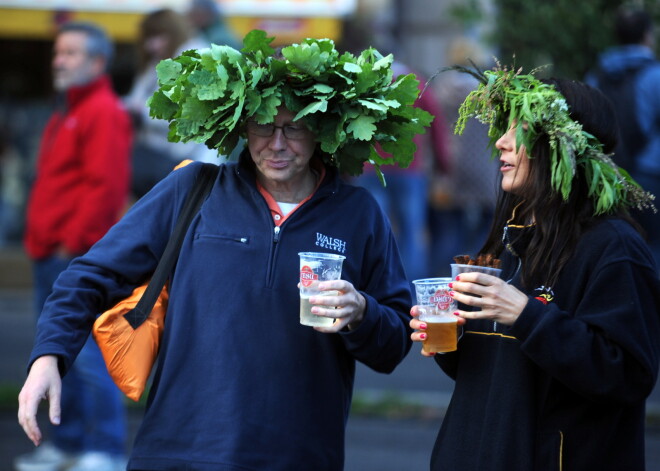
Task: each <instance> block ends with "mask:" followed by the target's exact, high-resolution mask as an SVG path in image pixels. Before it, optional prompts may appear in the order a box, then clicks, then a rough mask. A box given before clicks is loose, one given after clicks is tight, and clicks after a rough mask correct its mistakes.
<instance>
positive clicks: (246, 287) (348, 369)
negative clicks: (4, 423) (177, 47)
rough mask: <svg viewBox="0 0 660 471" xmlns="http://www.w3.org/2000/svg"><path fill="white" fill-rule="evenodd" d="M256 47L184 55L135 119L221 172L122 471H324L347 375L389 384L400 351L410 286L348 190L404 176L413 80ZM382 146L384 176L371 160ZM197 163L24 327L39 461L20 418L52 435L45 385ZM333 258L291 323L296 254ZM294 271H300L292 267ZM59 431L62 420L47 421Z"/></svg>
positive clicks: (329, 55)
mask: <svg viewBox="0 0 660 471" xmlns="http://www.w3.org/2000/svg"><path fill="white" fill-rule="evenodd" d="M272 39H273V38H268V37H266V34H265V33H264V32H263V31H253V32H251V33H249V34H248V35H247V36H246V38H245V40H244V48H243V49H242V50H241V51H240V52H239V51H237V50H235V49H232V48H231V47H228V46H218V45H213V46H211V47H210V48H207V49H206V48H205V49H200V50H190V51H187V52H185V53H183V54H182V55H181V56H179V57H177V58H174V59H168V60H165V61H163V62H161V63H160V64H159V65H158V67H157V70H158V78H159V84H160V86H159V89H158V90H157V91H156V93H155V94H154V95H153V97H152V98H151V100H150V107H151V113H152V116H154V117H158V118H163V119H166V120H168V121H169V122H170V135H169V137H170V139H171V140H174V141H178V140H182V141H198V142H204V143H206V145H207V146H209V147H210V148H213V149H217V150H219V151H220V154H223V155H227V154H228V153H229V151H231V150H232V149H233V147H234V146H236V144H237V142H238V141H239V138H241V137H243V138H245V139H246V141H247V147H246V148H245V149H244V150H243V152H242V153H241V155H240V158H239V161H238V162H231V163H227V164H223V165H220V166H219V170H218V172H219V173H218V175H217V178H216V180H215V182H214V185H213V188H212V189H211V192H210V194H209V196H208V198H207V199H206V200H205V201H204V203H203V204H202V206H201V210H200V211H199V213H198V214H197V215H196V217H195V219H194V220H193V221H192V223H191V225H190V228H189V229H188V232H187V234H186V237H185V240H184V242H183V245H182V248H181V252H180V253H179V258H178V260H177V264H176V267H175V269H174V271H173V273H172V275H171V277H170V281H169V284H168V287H169V304H168V309H167V315H166V318H165V328H164V333H163V337H162V340H161V343H160V351H159V357H158V361H157V364H156V367H155V374H154V380H153V383H152V385H151V389H150V391H149V397H148V400H147V407H146V411H145V415H144V419H143V421H142V423H141V426H140V429H139V431H138V433H137V436H136V440H135V443H134V445H133V447H132V452H131V458H130V461H129V463H128V469H129V470H165V469H168V470H183V469H185V470H190V471H193V470H198V471H221V470H223V471H230V470H231V471H238V470H242V471H247V470H254V471H257V470H269V471H278V470H280V471H291V470H315V471H323V470H327V471H339V470H341V469H342V468H343V464H344V441H345V436H344V432H345V426H346V421H347V417H348V412H349V410H350V405H351V395H352V389H353V382H354V375H355V368H356V365H355V364H356V362H357V361H360V362H363V363H364V364H366V365H368V366H369V367H370V368H372V369H374V370H376V371H379V372H383V373H389V372H391V371H392V370H393V369H394V368H395V367H396V366H397V364H398V363H399V362H400V361H401V360H402V359H403V358H404V357H405V355H406V354H407V353H408V351H409V350H410V347H411V345H412V342H411V341H410V333H411V330H410V329H409V326H408V314H407V310H408V307H409V306H410V304H411V303H412V300H411V297H410V289H409V284H408V282H407V280H406V277H405V274H404V270H403V267H402V264H401V260H400V257H399V254H398V251H397V248H396V243H395V240H394V236H393V234H392V230H391V227H390V226H389V223H388V221H387V218H386V217H385V215H384V214H383V213H382V211H380V209H379V208H378V204H377V203H376V201H375V200H374V199H373V197H371V196H370V195H369V193H368V192H367V191H366V190H365V189H363V188H357V187H354V186H351V185H349V184H347V183H345V182H344V181H343V180H342V179H341V178H340V172H346V173H349V174H353V175H355V174H359V173H360V172H361V170H362V165H363V164H364V162H365V161H367V160H369V161H372V163H373V164H375V165H376V166H377V167H378V166H379V165H380V164H382V163H389V162H396V163H399V164H401V165H406V164H407V163H409V162H410V159H412V156H413V154H414V151H415V147H414V145H412V144H411V143H412V137H413V136H414V135H415V134H417V133H419V132H423V131H424V126H426V125H428V123H429V122H430V120H431V118H432V117H431V116H430V115H429V114H428V113H426V112H424V111H423V110H420V109H418V108H415V107H413V103H414V101H415V99H416V97H417V95H418V82H417V81H416V80H415V79H414V77H413V76H412V75H408V76H400V77H397V78H396V79H395V80H393V77H392V68H391V66H392V61H393V58H392V56H387V57H383V56H382V55H381V54H380V53H378V51H376V50H374V49H367V50H365V51H363V52H362V53H361V54H359V55H358V56H354V55H352V54H348V53H345V54H340V53H339V52H338V51H337V50H336V49H335V47H334V44H333V42H332V41H331V40H328V39H320V40H318V39H306V40H304V41H303V42H301V43H300V44H293V45H290V46H287V47H284V48H282V50H281V53H280V54H277V55H276V54H275V51H274V50H273V48H271V47H270V45H269V44H270V42H271V41H272ZM376 143H379V144H380V145H381V146H382V147H383V148H386V149H388V150H389V151H390V152H391V153H392V154H393V155H395V156H396V158H393V159H388V160H387V162H383V159H380V157H379V155H378V153H377V152H376V151H375V149H374V146H375V144H376ZM202 166H203V164H201V163H192V164H190V165H187V166H185V167H183V168H180V169H178V170H175V171H173V172H172V173H171V174H170V175H169V176H168V177H166V178H165V179H164V180H162V181H161V182H159V183H158V184H157V185H156V186H155V187H154V188H153V189H152V190H151V191H150V192H149V193H147V194H146V195H145V196H144V197H143V198H142V199H140V200H139V201H138V202H137V203H136V204H135V205H134V206H133V207H132V208H131V210H130V211H129V212H128V213H127V214H126V216H125V217H124V218H123V219H122V220H121V221H120V222H119V223H118V224H117V225H116V226H114V227H113V228H112V229H111V230H110V231H109V232H108V234H107V236H106V237H104V238H103V239H102V240H101V241H100V242H99V243H98V244H97V245H95V246H94V247H93V248H92V249H91V250H90V251H89V252H88V253H87V254H85V255H84V256H82V257H80V258H79V259H77V260H75V261H74V262H72V264H71V265H70V266H69V268H68V270H66V271H65V272H64V273H63V275H62V276H61V277H60V279H59V280H58V281H57V283H56V284H55V287H54V294H53V295H52V296H51V298H50V299H49V301H48V302H47V303H46V308H45V310H44V313H43V314H42V316H41V319H42V320H41V322H40V325H39V328H38V333H37V338H36V342H35V346H34V349H33V351H32V355H31V358H30V365H31V367H30V372H29V375H28V379H27V380H26V383H25V386H24V387H23V390H22V392H21V394H20V398H19V421H20V423H21V425H22V426H23V428H24V430H25V432H26V433H27V435H28V437H29V438H30V439H31V440H32V441H33V442H34V443H35V445H36V444H39V443H40V441H41V432H40V430H39V427H38V425H37V422H36V413H37V406H38V404H39V402H40V401H41V400H42V399H43V398H48V399H49V400H50V418H51V421H52V422H54V423H57V422H58V421H59V420H60V417H59V414H58V406H59V404H58V399H59V387H60V374H63V373H65V372H66V370H67V368H68V367H69V365H70V364H71V362H72V361H73V358H75V356H76V354H77V352H78V350H79V349H80V347H81V345H82V343H83V342H84V340H85V339H86V338H87V336H88V335H89V332H90V328H91V326H92V323H93V322H94V319H95V317H96V315H97V314H98V313H100V312H102V311H104V310H105V309H107V308H108V307H110V306H112V305H114V304H115V303H116V302H117V300H119V299H123V298H125V297H126V296H127V295H128V294H129V293H130V292H131V291H132V290H133V289H134V288H135V287H136V286H139V285H140V284H142V283H143V282H144V281H145V280H146V279H148V278H149V277H150V275H151V273H153V270H154V268H155V267H156V264H157V262H158V260H159V258H160V257H161V256H162V254H163V251H164V248H165V246H166V243H167V240H168V238H169V234H170V232H171V230H172V227H173V226H174V223H175V221H176V217H177V215H178V214H179V213H180V212H181V207H182V205H183V201H184V198H185V195H186V194H187V193H188V191H189V190H190V188H191V187H192V186H193V185H195V184H196V178H197V175H198V174H199V173H200V172H201V168H202ZM306 251H309V252H326V253H331V254H341V255H343V256H345V257H346V259H345V260H344V263H343V270H342V279H341V280H336V281H330V282H326V283H321V284H320V286H319V288H320V289H321V290H325V291H330V292H331V293H332V292H334V294H329V295H327V296H312V297H310V299H309V301H310V303H312V304H313V307H312V313H313V314H316V315H319V316H325V317H329V318H331V319H333V322H334V323H333V324H332V325H330V326H329V327H314V328H312V327H307V326H302V325H300V322H299V312H300V310H299V307H300V297H299V290H298V287H297V284H298V281H299V280H300V272H301V267H300V266H299V257H298V253H299V252H306ZM303 268H304V267H303ZM61 420H62V421H63V420H65V418H64V417H62V418H61Z"/></svg>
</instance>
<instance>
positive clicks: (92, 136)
mask: <svg viewBox="0 0 660 471" xmlns="http://www.w3.org/2000/svg"><path fill="white" fill-rule="evenodd" d="M112 52H113V48H112V43H111V42H110V40H109V39H108V37H107V35H106V34H105V33H104V32H103V31H102V30H101V29H99V28H98V27H97V26H95V25H91V24H87V23H68V24H65V25H64V26H63V27H62V28H61V29H60V30H59V31H58V34H57V37H56V39H55V46H54V55H53V61H52V70H53V84H54V88H55V90H56V91H57V92H58V93H59V94H60V96H61V102H60V106H59V107H58V109H57V110H56V111H55V112H54V114H53V115H52V116H51V118H50V120H49V122H48V124H47V125H46V129H45V131H44V134H43V137H42V142H41V147H40V150H39V157H38V162H37V169H36V180H35V182H34V185H33V187H32V192H31V195H30V200H29V205H28V210H27V224H26V232H25V248H26V251H27V253H28V255H29V256H30V257H31V258H32V259H33V260H34V286H35V295H36V305H37V306H36V307H37V310H38V312H40V311H41V309H42V307H43V305H44V303H45V302H46V298H47V297H48V295H49V294H50V291H51V287H52V286H53V283H54V282H55V280H56V279H57V277H58V275H59V274H60V272H61V271H63V270H64V269H65V268H66V266H67V265H68V264H69V262H70V261H71V260H72V259H73V258H74V257H76V256H78V255H81V254H83V253H85V252H86V251H87V250H88V249H89V248H90V247H91V246H92V245H93V244H94V243H95V242H96V241H97V240H99V239H100V238H101V237H102V236H103V235H104V234H105V233H106V232H107V230H108V229H109V228H110V227H111V226H112V225H113V224H114V223H115V222H116V221H117V220H118V219H119V217H120V215H121V213H122V211H123V210H124V209H125V206H126V204H127V201H128V196H129V179H130V148H131V139H132V130H131V123H130V118H129V116H128V114H127V113H126V111H125V110H124V109H123V107H122V105H121V102H120V100H119V98H118V96H117V95H116V94H115V92H114V91H113V89H112V84H111V82H110V78H109V76H108V74H107V69H108V64H109V62H110V60H111V58H112ZM49 435H50V438H51V440H52V443H50V444H48V445H46V446H43V445H42V446H41V447H40V448H39V449H38V450H36V451H35V452H33V453H31V454H29V455H23V456H19V457H18V458H17V459H16V468H17V469H18V470H19V471H20V470H21V469H37V468H35V465H38V466H39V467H38V469H43V470H44V471H45V470H50V469H53V470H55V469H59V467H61V466H71V465H72V466H73V467H71V468H67V469H70V470H75V471H83V470H92V469H93V470H95V471H105V470H108V471H111V470H115V469H120V467H121V466H122V462H123V460H124V457H123V456H124V453H125V449H124V446H125V439H126V426H125V415H124V410H123V403H122V397H121V395H120V393H119V391H118V389H117V388H116V386H115V385H114V383H113V382H112V380H111V379H110V377H109V375H108V373H107V370H106V368H105V364H104V363H103V358H102V356H101V354H100V351H99V350H98V347H97V346H96V344H95V343H94V341H93V339H91V337H90V339H89V340H88V341H87V343H86V344H85V346H84V347H83V349H82V351H81V352H80V354H79V355H78V359H77V360H76V362H75V364H74V366H73V368H72V370H71V371H70V372H69V373H67V375H66V376H65V377H64V382H63V386H62V410H61V422H60V424H59V426H57V427H53V428H51V430H50V433H49Z"/></svg>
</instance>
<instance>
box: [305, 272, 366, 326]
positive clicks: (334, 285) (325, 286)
mask: <svg viewBox="0 0 660 471" xmlns="http://www.w3.org/2000/svg"><path fill="white" fill-rule="evenodd" d="M319 290H321V291H338V292H339V294H338V295H337V296H310V298H309V302H310V303H311V304H312V305H313V306H312V314H316V315H317V316H322V317H330V318H336V319H337V320H336V321H335V323H334V324H332V326H330V327H314V329H315V330H318V331H319V332H325V333H335V332H339V331H340V330H341V329H343V328H344V327H346V326H348V328H349V329H350V330H355V329H357V328H358V327H359V325H360V322H362V319H363V318H364V311H365V309H366V307H367V300H366V299H364V296H362V295H361V294H360V293H358V291H357V290H356V289H355V287H354V286H353V284H352V283H349V282H348V281H346V280H333V281H323V282H321V283H319Z"/></svg>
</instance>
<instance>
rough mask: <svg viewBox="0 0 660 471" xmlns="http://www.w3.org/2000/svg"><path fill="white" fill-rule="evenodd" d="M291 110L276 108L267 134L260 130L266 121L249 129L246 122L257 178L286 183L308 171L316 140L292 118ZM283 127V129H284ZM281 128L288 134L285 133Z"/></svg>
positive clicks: (295, 181) (297, 179)
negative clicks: (275, 113) (271, 125)
mask: <svg viewBox="0 0 660 471" xmlns="http://www.w3.org/2000/svg"><path fill="white" fill-rule="evenodd" d="M294 116H295V114H294V113H293V112H291V111H289V110H287V109H284V108H280V109H279V112H278V113H277V115H276V116H275V120H274V121H273V123H272V124H274V125H275V128H274V129H273V134H272V135H271V136H263V135H259V134H267V132H266V133H264V132H262V131H263V129H264V128H266V129H267V128H268V127H269V126H268V125H264V126H256V128H257V129H254V130H251V126H250V125H249V124H248V132H247V137H248V148H249V150H250V154H251V156H252V160H253V161H254V163H255V165H256V166H257V171H258V173H259V174H260V175H259V178H260V181H261V180H265V182H267V183H271V184H275V185H289V184H294V185H295V184H296V183H297V182H301V181H302V180H303V179H304V177H305V176H306V175H307V173H308V172H309V161H310V159H311V158H312V155H313V154H314V149H315V148H316V141H315V139H314V134H313V133H312V132H311V131H309V130H307V129H306V128H305V126H304V125H303V124H302V123H301V122H294V121H293V118H294ZM284 128H286V130H285V129H284ZM285 132H286V133H287V134H288V135H289V137H287V136H285Z"/></svg>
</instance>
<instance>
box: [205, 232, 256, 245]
mask: <svg viewBox="0 0 660 471" xmlns="http://www.w3.org/2000/svg"><path fill="white" fill-rule="evenodd" d="M195 240H200V241H203V240H206V241H210V242H213V241H217V242H236V243H237V244H245V245H247V244H248V243H249V242H250V238H249V237H247V236H240V235H234V234H195Z"/></svg>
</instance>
